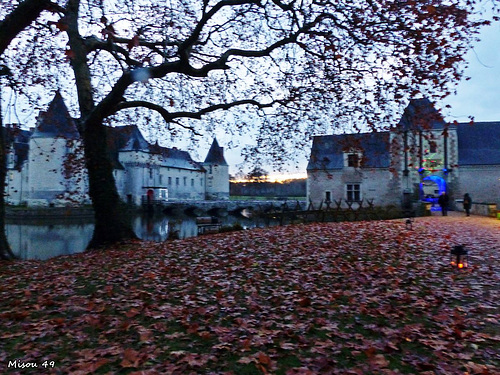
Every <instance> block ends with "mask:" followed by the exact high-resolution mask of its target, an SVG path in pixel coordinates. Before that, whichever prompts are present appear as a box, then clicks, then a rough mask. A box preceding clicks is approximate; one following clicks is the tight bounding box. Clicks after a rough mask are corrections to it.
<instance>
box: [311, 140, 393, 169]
mask: <svg viewBox="0 0 500 375" xmlns="http://www.w3.org/2000/svg"><path fill="white" fill-rule="evenodd" d="M389 143H390V137H389V132H379V133H357V134H341V135H323V136H316V137H314V139H313V145H312V150H311V157H310V159H309V163H308V165H307V170H317V169H342V168H343V167H344V152H348V151H350V150H351V149H356V150H360V151H361V152H362V154H363V158H362V167H363V168H389V167H390V164H391V157H390V154H389V146H390V144H389Z"/></svg>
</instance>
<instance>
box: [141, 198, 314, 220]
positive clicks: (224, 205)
mask: <svg viewBox="0 0 500 375" xmlns="http://www.w3.org/2000/svg"><path fill="white" fill-rule="evenodd" d="M284 204H286V207H287V209H296V208H299V209H301V210H305V209H306V208H307V202H306V201H294V200H289V201H285V200H265V201H263V200H259V201H251V200H234V201H232V200H220V201H189V200H185V201H167V202H165V201H153V202H150V203H149V204H147V203H146V204H144V205H143V209H145V210H153V211H163V212H165V213H167V214H181V213H184V214H189V215H194V216H203V215H207V214H208V215H213V216H225V215H227V214H229V213H231V214H241V213H242V211H243V210H249V211H252V212H266V211H270V210H273V209H280V208H283V206H284Z"/></svg>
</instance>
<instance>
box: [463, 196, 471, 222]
mask: <svg viewBox="0 0 500 375" xmlns="http://www.w3.org/2000/svg"><path fill="white" fill-rule="evenodd" d="M471 207H472V198H471V197H470V195H469V193H465V195H464V210H465V214H466V215H467V216H470V209H471Z"/></svg>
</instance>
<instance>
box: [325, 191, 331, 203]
mask: <svg viewBox="0 0 500 375" xmlns="http://www.w3.org/2000/svg"><path fill="white" fill-rule="evenodd" d="M331 201H332V192H331V191H326V192H325V202H331Z"/></svg>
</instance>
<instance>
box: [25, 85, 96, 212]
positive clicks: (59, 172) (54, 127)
mask: <svg viewBox="0 0 500 375" xmlns="http://www.w3.org/2000/svg"><path fill="white" fill-rule="evenodd" d="M29 150H30V151H29V159H28V184H29V188H28V204H29V205H31V206H37V205H38V206H45V205H54V206H60V205H68V204H81V203H82V202H83V200H84V199H85V197H86V190H87V189H86V181H87V178H86V169H85V168H84V158H83V147H82V143H81V140H80V134H79V133H78V129H77V127H76V123H75V121H74V120H73V119H72V118H71V116H70V114H69V112H68V108H67V107H66V105H65V104H64V101H63V98H62V96H61V94H60V93H59V92H57V93H56V95H55V97H54V99H53V100H52V102H51V103H50V105H49V108H48V109H47V111H46V112H42V113H41V114H40V116H39V118H38V121H37V125H36V128H35V130H34V132H33V134H32V135H31V138H30V141H29Z"/></svg>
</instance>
